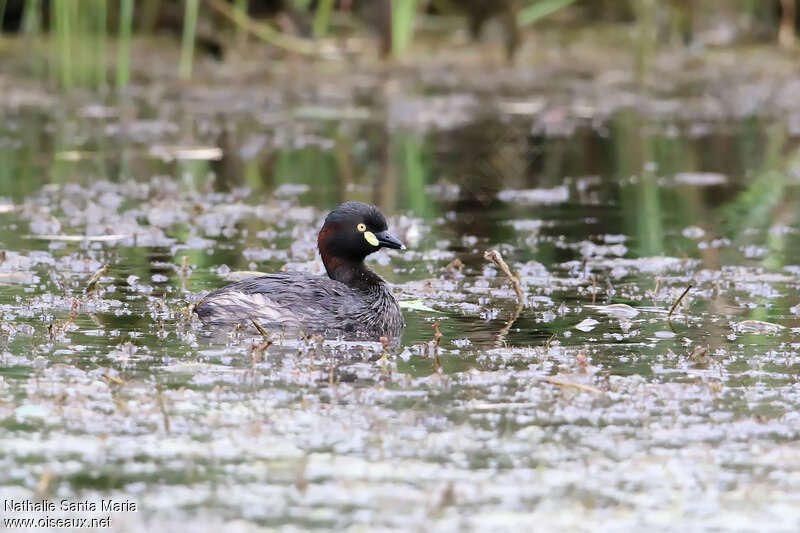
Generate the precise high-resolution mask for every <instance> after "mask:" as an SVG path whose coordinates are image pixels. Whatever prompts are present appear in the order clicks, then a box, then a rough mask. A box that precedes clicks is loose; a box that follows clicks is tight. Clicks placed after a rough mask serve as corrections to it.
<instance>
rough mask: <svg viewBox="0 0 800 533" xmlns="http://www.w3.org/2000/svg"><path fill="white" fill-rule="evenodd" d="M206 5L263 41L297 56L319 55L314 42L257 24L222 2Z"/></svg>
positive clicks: (207, 2)
mask: <svg viewBox="0 0 800 533" xmlns="http://www.w3.org/2000/svg"><path fill="white" fill-rule="evenodd" d="M205 3H206V4H207V5H208V6H209V7H210V8H212V9H213V10H214V11H216V12H218V13H219V14H220V15H222V16H223V17H225V18H227V19H228V20H230V21H231V22H233V23H234V24H236V25H237V26H241V27H242V28H243V29H244V30H245V31H247V32H248V33H250V34H251V35H253V36H255V37H258V38H259V39H261V40H262V41H265V42H268V43H270V44H272V45H274V46H277V47H278V48H283V49H284V50H287V51H289V52H293V53H296V54H303V55H317V53H318V52H317V47H316V45H315V44H314V43H313V42H311V41H308V40H305V39H299V38H297V37H293V36H290V35H285V34H283V33H281V32H279V31H277V30H275V29H273V28H271V27H269V26H267V25H266V24H261V23H259V22H255V21H254V20H253V19H251V18H250V17H248V16H247V15H245V14H241V13H238V12H237V11H236V10H234V9H233V8H232V7H230V6H229V5H228V4H227V3H225V2H224V1H222V0H205Z"/></svg>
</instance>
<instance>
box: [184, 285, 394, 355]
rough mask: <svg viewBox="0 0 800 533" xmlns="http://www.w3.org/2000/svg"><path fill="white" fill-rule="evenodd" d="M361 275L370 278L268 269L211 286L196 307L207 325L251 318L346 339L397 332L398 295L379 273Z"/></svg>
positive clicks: (374, 337)
mask: <svg viewBox="0 0 800 533" xmlns="http://www.w3.org/2000/svg"><path fill="white" fill-rule="evenodd" d="M359 274H362V273H361V272H359ZM362 275H364V276H369V280H368V281H369V283H363V284H361V285H363V288H353V287H350V286H348V285H345V284H344V283H342V282H340V281H336V280H333V279H330V278H327V277H322V276H310V275H308V274H302V273H299V272H287V273H282V274H268V275H266V276H259V277H256V278H251V279H246V280H242V281H239V282H237V283H233V284H231V285H228V286H226V287H223V288H221V289H218V290H216V291H213V292H211V293H209V294H208V295H206V296H205V297H204V298H203V300H202V301H201V302H200V303H199V304H198V305H197V306H196V307H195V309H194V311H195V313H197V315H198V316H199V317H200V320H202V321H203V323H204V324H206V325H211V326H232V325H234V324H237V323H239V324H241V325H242V326H249V325H250V324H251V322H250V321H251V320H254V321H255V322H257V323H258V324H259V325H260V326H261V327H263V328H264V329H268V330H269V329H271V330H278V331H286V332H303V333H306V334H312V333H316V334H319V335H323V336H327V337H342V338H344V339H347V340H373V341H377V340H379V339H380V337H383V336H385V337H389V338H396V337H399V335H400V333H401V332H402V330H403V326H404V324H403V313H402V311H400V306H399V305H398V304H397V300H395V298H394V295H392V292H391V290H390V289H389V287H388V286H387V285H386V282H384V281H383V279H381V278H380V277H379V276H377V275H376V274H374V273H372V272H370V271H369V270H366V271H365V272H364V273H363V274H362Z"/></svg>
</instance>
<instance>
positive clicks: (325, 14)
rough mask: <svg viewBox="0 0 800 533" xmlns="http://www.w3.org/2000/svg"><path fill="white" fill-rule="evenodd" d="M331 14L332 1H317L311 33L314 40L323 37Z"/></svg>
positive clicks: (326, 31) (329, 22)
mask: <svg viewBox="0 0 800 533" xmlns="http://www.w3.org/2000/svg"><path fill="white" fill-rule="evenodd" d="M332 13H333V0H319V3H318V4H317V11H316V13H314V23H313V28H312V32H313V34H314V38H315V39H318V38H320V37H325V35H326V34H327V33H328V27H329V26H330V24H331V14H332Z"/></svg>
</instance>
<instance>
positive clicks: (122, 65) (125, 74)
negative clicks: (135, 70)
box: [116, 0, 133, 89]
mask: <svg viewBox="0 0 800 533" xmlns="http://www.w3.org/2000/svg"><path fill="white" fill-rule="evenodd" d="M132 29H133V0H121V2H120V6H119V37H118V39H117V80H116V81H117V89H122V88H124V87H127V86H128V83H129V82H130V79H131V67H130V60H131V34H132Z"/></svg>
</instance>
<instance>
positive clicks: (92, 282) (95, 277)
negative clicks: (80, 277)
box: [84, 265, 108, 295]
mask: <svg viewBox="0 0 800 533" xmlns="http://www.w3.org/2000/svg"><path fill="white" fill-rule="evenodd" d="M107 270H108V265H103V266H101V267H100V268H98V269H97V272H95V273H94V274H92V277H91V278H90V279H89V283H87V284H86V290H85V291H84V294H86V295H89V294H92V292H94V290H95V288H97V282H99V281H100V278H102V277H103V274H105V273H106V271H107Z"/></svg>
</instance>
